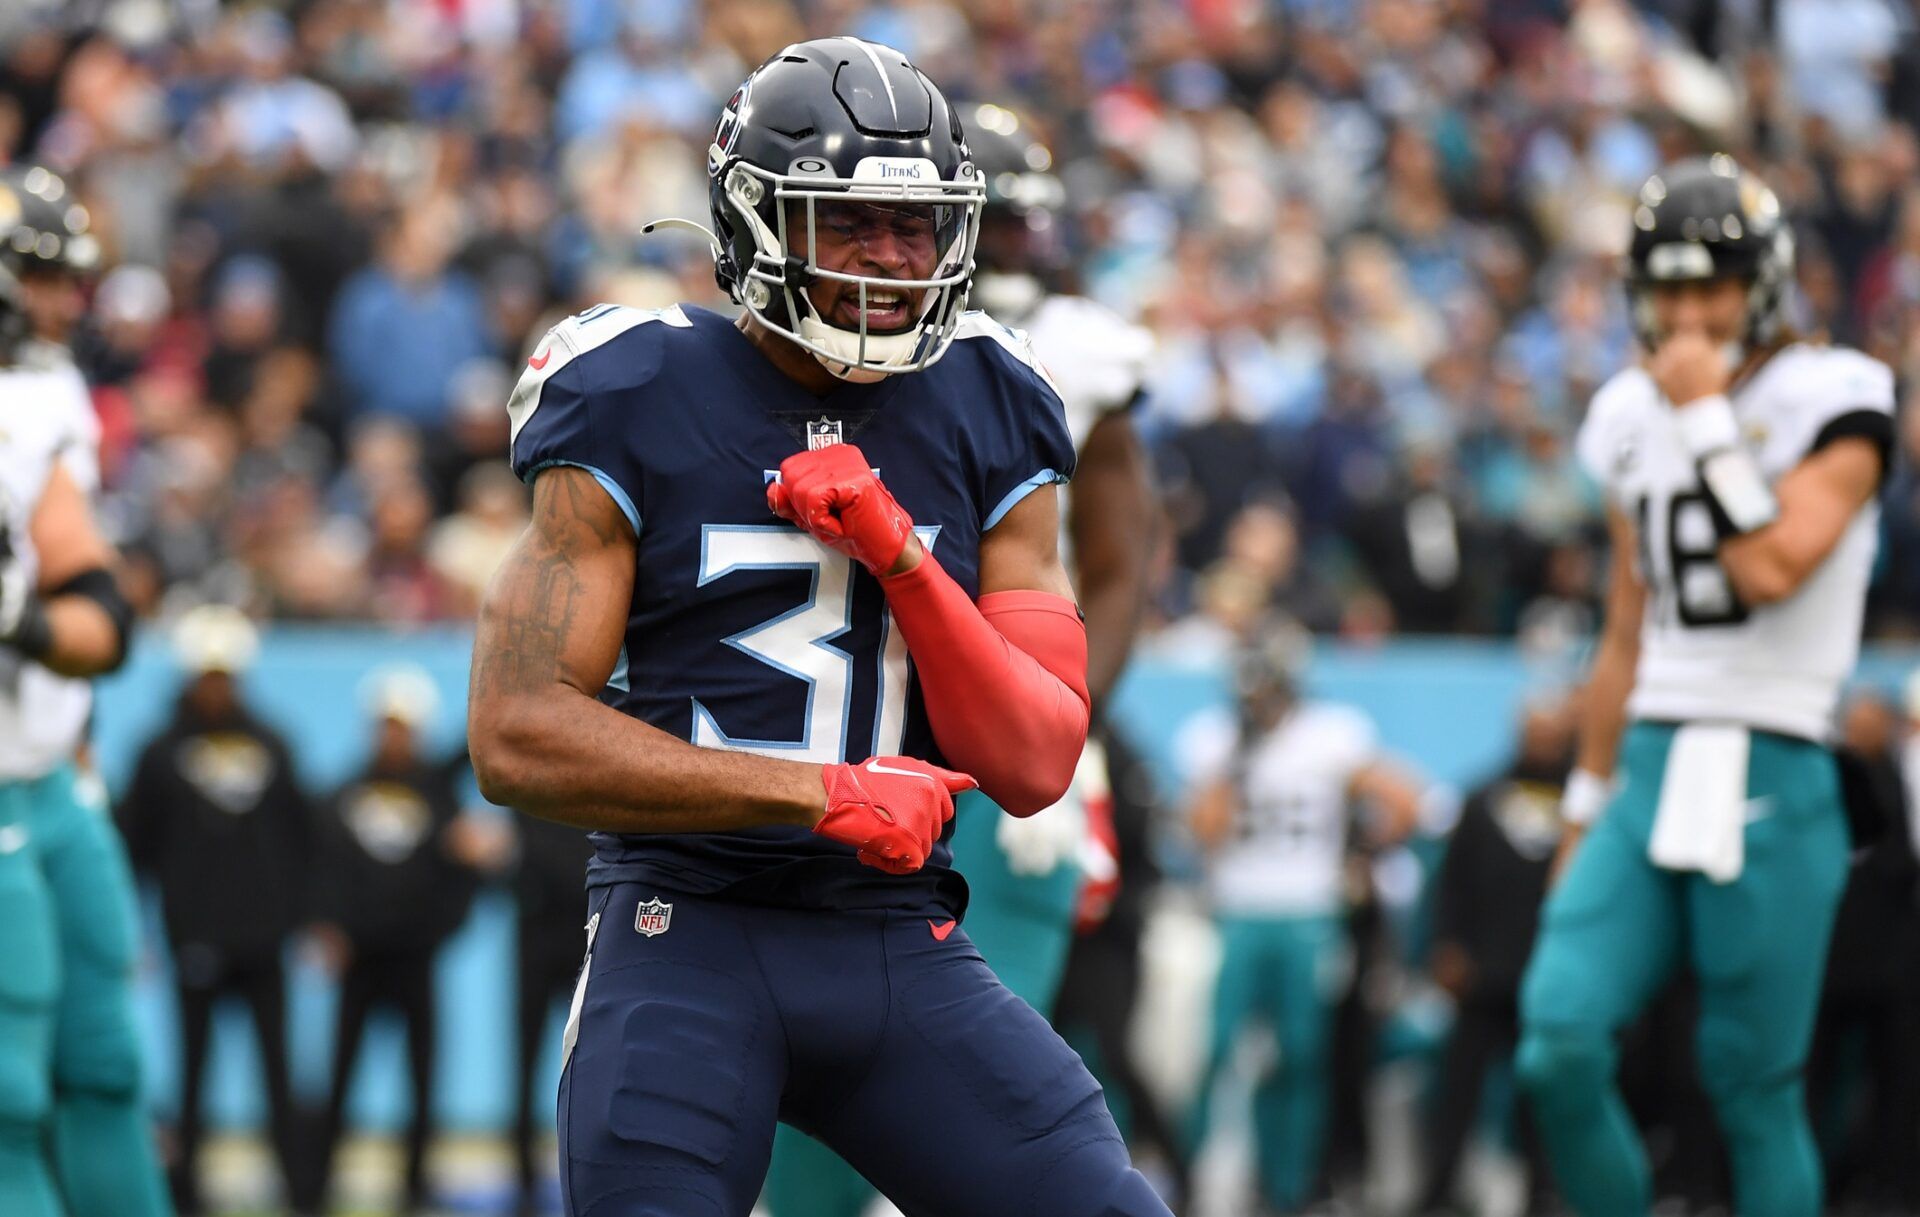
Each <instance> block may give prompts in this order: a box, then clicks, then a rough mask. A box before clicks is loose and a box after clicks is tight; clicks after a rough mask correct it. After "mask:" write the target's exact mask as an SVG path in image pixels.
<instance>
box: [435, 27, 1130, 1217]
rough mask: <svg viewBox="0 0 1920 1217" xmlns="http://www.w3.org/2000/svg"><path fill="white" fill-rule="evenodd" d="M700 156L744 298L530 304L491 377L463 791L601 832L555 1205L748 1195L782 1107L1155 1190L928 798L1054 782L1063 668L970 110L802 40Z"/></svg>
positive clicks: (1052, 517)
mask: <svg viewBox="0 0 1920 1217" xmlns="http://www.w3.org/2000/svg"><path fill="white" fill-rule="evenodd" d="M708 170H709V185H710V194H709V197H710V208H711V218H712V221H713V225H714V232H713V234H712V239H713V240H714V242H715V257H716V267H717V272H718V276H719V280H720V282H721V284H722V286H723V287H725V288H726V289H727V290H728V292H729V293H730V294H731V295H732V297H733V298H734V300H735V301H736V302H738V303H739V304H741V305H742V306H743V308H744V310H745V311H744V312H743V313H742V314H741V316H740V318H739V319H738V321H737V322H732V321H728V320H727V319H725V318H723V317H720V316H718V315H716V314H713V313H709V312H706V311H704V310H700V309H695V308H690V307H689V308H681V307H675V308H669V309H662V310H655V311H638V310H632V309H624V308H618V307H613V306H602V307H600V308H596V309H591V310H589V311H587V312H585V313H583V314H580V315H579V316H577V317H575V318H572V319H570V320H568V321H566V322H563V323H562V324H561V325H559V326H558V327H556V328H555V329H554V330H553V331H552V332H551V333H550V334H549V335H548V336H547V338H546V339H545V340H543V342H542V343H541V344H540V345H539V347H538V348H537V349H536V351H535V353H534V355H533V357H532V359H531V360H529V362H528V368H527V371H526V372H525V373H524V375H523V376H522V378H521V381H520V384H519V386H518V387H517V388H516V390H515V392H514V397H513V402H512V414H513V422H514V437H513V463H514V467H515V469H516V470H517V471H518V472H519V473H520V474H521V476H522V477H523V478H525V479H527V480H529V481H531V482H533V483H534V522H533V524H532V526H531V527H530V529H529V530H528V532H527V534H526V535H525V536H524V537H523V538H522V540H521V541H520V542H519V543H518V545H517V546H516V548H515V550H514V552H513V554H512V556H510V557H509V558H508V560H507V562H506V564H505V566H504V567H503V568H502V570H501V573H500V575H499V576H498V577H497V578H496V580H495V583H494V585H493V587H492V588H491V589H490V591H489V594H488V597H487V602H486V605H485V606H484V607H483V609H482V612H481V619H480V629H479V634H478V636H477V639H476V641H475V648H474V649H475V654H474V666H473V685H472V697H471V701H470V737H471V741H472V748H473V758H474V764H475V768H476V772H477V773H478V775H479V777H480V780H481V784H482V788H483V789H484V790H485V791H486V792H487V794H488V797H490V798H492V799H494V800H495V801H498V802H503V803H507V804H510V805H513V806H516V807H521V808H525V809H528V810H530V811H532V812H535V813H537V814H540V815H544V816H548V817H550V818H555V819H560V820H563V821H567V822H571V823H575V824H578V825H580V826H582V827H587V828H593V829H596V830H598V832H597V835H596V838H595V840H596V846H597V852H596V857H595V859H594V862H593V864H592V868H591V871H590V878H589V884H590V889H591V892H592V896H591V908H592V910H593V914H592V921H591V922H590V926H591V927H592V928H591V929H590V930H589V940H590V943H591V946H590V949H589V957H588V963H587V965H586V968H585V970H584V972H583V974H582V977H581V983H580V987H579V988H578V989H577V990H576V997H575V1006H574V1009H575V1015H576V1016H575V1017H574V1018H573V1019H572V1020H570V1023H569V1032H568V1036H567V1042H568V1044H569V1048H570V1052H569V1060H568V1064H567V1067H566V1071H565V1074H564V1075H563V1079H562V1082H561V1097H560V1112H559V1124H560V1141H561V1147H562V1160H563V1168H562V1169H563V1173H562V1180H561V1190H562V1195H563V1198H564V1203H565V1204H566V1206H567V1208H568V1210H569V1211H570V1212H574V1213H577V1214H582V1215H585V1214H589V1213H608V1214H610V1213H614V1212H626V1213H637V1212H642V1211H649V1210H651V1211H661V1212H688V1211H696V1210H705V1211H710V1212H713V1213H715V1214H724V1215H726V1217H744V1215H745V1214H746V1213H747V1212H748V1211H749V1210H750V1209H751V1208H752V1206H753V1203H754V1200H755V1197H756V1196H757V1195H758V1194H759V1191H760V1187H761V1183H762V1180H763V1178H764V1176H765V1173H766V1168H767V1162H768V1158H769V1155H770V1152H771V1147H772V1141H773V1134H774V1127H775V1123H776V1121H777V1120H782V1119H784V1120H786V1121H788V1122H790V1123H792V1124H794V1125H795V1126H796V1127H799V1128H801V1129H803V1130H804V1131H806V1132H808V1133H809V1134H810V1135H813V1136H815V1137H817V1138H818V1139H819V1140H821V1141H823V1142H824V1143H826V1144H827V1145H829V1146H830V1147H831V1148H833V1149H834V1150H835V1151H836V1152H837V1153H839V1154H840V1155H841V1156H842V1157H844V1158H846V1159H847V1160H848V1161H849V1162H851V1163H852V1164H853V1165H854V1166H855V1167H856V1168H857V1169H859V1171H860V1172H861V1173H862V1174H863V1175H865V1176H866V1177H867V1178H868V1179H869V1180H871V1181H872V1182H873V1183H874V1184H875V1185H876V1186H878V1187H879V1188H880V1189H881V1190H882V1191H883V1192H885V1193H886V1194H887V1195H888V1196H890V1197H891V1198H893V1199H894V1200H896V1201H897V1202H898V1203H899V1204H900V1205H901V1206H902V1207H903V1208H906V1209H908V1210H909V1211H912V1212H915V1213H920V1214H927V1215H929V1217H942V1215H951V1217H962V1215H972V1214H980V1213H1013V1212H1021V1211H1032V1212H1044V1213H1047V1214H1049V1215H1050V1217H1122V1215H1131V1214H1155V1215H1158V1214H1164V1213H1165V1212H1166V1208H1165V1206H1164V1205H1163V1204H1162V1203H1161V1202H1160V1201H1159V1199H1158V1198H1157V1197H1156V1196H1155V1195H1154V1194H1153V1191H1152V1189H1151V1188H1150V1187H1149V1186H1148V1185H1147V1183H1146V1181H1145V1180H1144V1179H1142V1178H1141V1177H1140V1175H1139V1174H1138V1173H1137V1172H1135V1171H1134V1170H1132V1168H1131V1166H1130V1165H1129V1163H1128V1161H1127V1154H1126V1148H1125V1146H1124V1145H1123V1144H1122V1143H1121V1141H1120V1137H1119V1133H1118V1131H1117V1130H1116V1129H1115V1127H1114V1124H1113V1121H1112V1118H1111V1116H1109V1115H1108V1114H1107V1111H1106V1106H1105V1104H1104V1102H1103V1101H1102V1098H1101V1095H1100V1089H1099V1087H1098V1085H1097V1084H1095V1082H1094V1081H1093V1079H1092V1077H1091V1075H1089V1074H1088V1073H1087V1071H1086V1068H1085V1067H1084V1066H1083V1065H1082V1064H1081V1063H1080V1061H1079V1060H1078V1058H1077V1057H1075V1056H1074V1054H1073V1053H1072V1051H1071V1050H1070V1049H1068V1048H1067V1046H1066V1045H1065V1044H1064V1043H1063V1042H1062V1041H1061V1040H1060V1038H1059V1037H1058V1036H1057V1035H1055V1034H1054V1032H1053V1030H1052V1028H1050V1027H1049V1026H1048V1025H1047V1024H1046V1021H1045V1020H1044V1019H1043V1018H1041V1016H1040V1015H1038V1014H1036V1013H1035V1012H1034V1011H1033V1009H1032V1008H1031V1007H1029V1006H1027V1005H1026V1004H1025V1003H1024V1002H1022V1001H1020V999H1019V998H1017V997H1015V996H1014V995H1013V994H1012V993H1011V992H1009V991H1008V990H1007V989H1006V988H1005V987H1004V986H1002V985H1001V984H1000V983H999V981H998V980H996V979H995V978H994V976H993V974H992V972H991V971H989V970H988V968H987V967H986V965H985V964H984V963H983V962H982V961H981V959H980V955H979V953H978V952H977V951H976V950H975V949H974V948H973V945H972V943H971V941H970V940H969V939H968V937H967V936H966V934H965V932H964V931H963V930H961V929H960V928H959V927H958V924H957V922H958V919H959V918H960V917H961V916H962V915H963V914H964V912H965V909H966V894H965V893H966V888H965V884H964V882H963V881H962V880H961V879H960V877H959V875H958V874H957V873H956V872H955V871H953V869H952V868H951V866H950V861H951V855H950V853H949V850H948V848H947V846H946V845H945V844H944V838H945V837H946V836H947V833H948V829H947V822H948V821H949V820H950V818H951V816H952V795H953V794H956V793H959V792H960V791H963V790H967V789H970V788H972V787H973V786H974V784H975V781H976V780H977V781H978V783H979V785H980V786H981V787H982V788H983V789H985V790H986V791H987V792H988V794H990V795H991V796H992V797H993V798H994V799H995V801H996V802H998V803H999V804H1001V805H1002V806H1003V807H1005V808H1007V809H1008V810H1009V811H1011V812H1013V813H1015V814H1020V815H1031V814H1032V813H1034V812H1036V811H1039V810H1041V809H1042V808H1044V807H1047V806H1050V805H1051V804H1053V803H1055V802H1057V801H1058V800H1059V798H1060V797H1061V796H1062V795H1063V794H1064V793H1065V792H1066V789H1067V787H1068V785H1069V783H1070V781H1071V779H1072V776H1073V770H1074V766H1075V764H1076V762H1077V761H1078V758H1079V756H1080V752H1081V749H1082V748H1083V746H1084V745H1085V741H1086V732H1087V721H1088V703H1089V698H1088V695H1087V689H1086V671H1087V664H1086V634H1085V630H1084V628H1083V627H1082V626H1081V624H1080V620H1079V616H1078V613H1077V611H1076V609H1075V606H1074V604H1073V601H1072V599H1071V598H1070V593H1071V585H1070V583H1069V581H1068V578H1067V574H1066V571H1065V569H1064V568H1063V567H1062V565H1061V562H1060V558H1059V553H1058V548H1059V536H1058V534H1059V528H1060V524H1059V507H1058V502H1057V499H1056V491H1055V489H1054V486H1055V484H1056V483H1058V482H1061V481H1064V480H1065V479H1066V476H1067V475H1068V473H1069V472H1070V471H1071V469H1072V468H1073V459H1074V453H1073V445H1072V440H1071V437H1070V436H1069V434H1068V432H1067V428H1066V424H1065V420H1064V417H1063V415H1062V411H1061V406H1060V402H1059V399H1058V397H1057V395H1056V394H1055V392H1054V391H1053V389H1052V388H1051V387H1050V386H1049V385H1048V383H1047V382H1046V380H1045V378H1044V376H1043V375H1042V373H1041V372H1040V371H1038V370H1037V369H1036V367H1035V366H1034V360H1033V356H1032V353H1031V351H1030V350H1029V349H1028V348H1027V346H1026V343H1025V342H1024V340H1022V339H1021V338H1019V337H1018V336H1017V335H1015V334H1014V333H1013V332H1011V331H1009V330H1007V329H1006V328H1005V327H1003V326H1000V325H999V324H997V323H995V322H993V321H992V320H990V319H988V318H986V317H984V316H982V315H980V314H977V313H966V312H963V306H964V302H965V298H966V292H967V286H968V280H969V277H970V275H971V273H972V261H973V248H974V244H975V239H976V236H977V231H978V229H977V225H978V220H979V211H980V208H981V206H982V205H983V203H984V193H985V192H984V188H983V187H982V186H981V184H980V182H979V179H978V177H977V175H975V174H974V173H973V172H972V167H971V164H970V161H969V156H968V152H967V148H966V144H965V139H964V135H963V133H962V130H961V126H960V120H959V117H958V115H957V114H955V113H954V112H953V111H952V109H951V108H950V107H949V105H948V103H947V101H946V99H945V98H944V97H943V96H942V95H941V94H940V92H939V91H938V90H937V89H936V88H935V87H934V86H933V84H932V83H931V82H930V81H928V80H927V78H926V77H925V76H924V75H922V74H921V73H920V72H919V71H918V70H917V69H915V68H914V67H913V66H912V65H911V64H909V63H908V62H907V61H906V60H905V58H904V57H902V56H901V55H900V54H899V53H898V52H896V51H893V50H891V49H889V48H887V47H884V46H880V45H877V44H874V43H870V42H865V41H861V40H858V39H852V38H828V39H819V40H816V41H812V42H805V43H797V44H794V45H793V46H790V47H788V48H787V49H786V50H784V51H782V52H781V53H780V54H778V55H776V56H774V57H773V58H772V59H769V60H768V61H767V62H765V63H764V64H762V65H761V66H760V67H759V68H758V69H757V70H756V71H755V72H754V73H753V75H751V76H750V77H749V78H748V79H747V81H746V82H745V83H744V84H743V85H742V86H741V87H740V89H739V90H738V91H737V92H736V93H735V94H734V96H733V98H732V99H731V100H730V101H729V102H728V104H727V106H726V109H725V111H724V112H723V115H722V117H721V121H720V124H719V127H718V130H717V131H716V133H715V138H714V143H713V146H712V149H711V152H710V154H709V158H708ZM856 445H857V446H856ZM796 450H797V451H796ZM883 476H884V478H885V481H884V482H883V481H882V477H883ZM936 555H937V556H936ZM909 656H911V659H912V663H913V667H912V669H911V674H912V677H913V679H912V680H909V668H908V664H907V660H908V658H909ZM934 757H938V758H940V759H941V760H943V761H945V762H949V763H951V764H953V765H954V766H956V767H958V768H959V769H963V770H965V771H966V773H965V774H963V773H960V772H955V771H953V770H949V769H945V768H942V767H940V766H938V765H935V764H932V763H930V759H929V758H934ZM862 758H865V759H862ZM967 774H970V775H972V776H967Z"/></svg>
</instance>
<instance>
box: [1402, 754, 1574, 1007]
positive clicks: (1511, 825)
mask: <svg viewBox="0 0 1920 1217" xmlns="http://www.w3.org/2000/svg"><path fill="white" fill-rule="evenodd" d="M1562 778H1563V775H1562V774H1560V773H1558V772H1555V773H1552V774H1539V775H1533V776H1532V777H1531V778H1530V777H1529V775H1526V774H1524V773H1521V772H1519V771H1515V772H1513V773H1510V774H1508V775H1507V776H1505V777H1502V778H1500V779H1498V780H1496V781H1493V782H1490V783H1488V784H1487V785H1485V786H1482V787H1480V788H1479V789H1478V790H1475V791H1474V792H1473V793H1472V794H1471V795H1469V796H1468V797H1467V801H1466V804H1465V805H1464V806H1463V807H1462V808H1461V811H1460V823H1459V825H1458V826H1457V827H1456V828H1455V829H1454V830H1453V836H1452V837H1451V838H1450V839H1449V841H1448V843H1447V855H1446V860H1445V861H1444V862H1443V863H1442V865H1441V868H1440V877H1439V880H1438V882H1437V885H1436V890H1435V897H1434V900H1435V907H1434V926H1433V936H1434V942H1435V943H1436V944H1452V945H1456V946H1458V947H1460V948H1461V949H1462V950H1463V951H1464V952H1465V955H1466V957H1467V958H1468V959H1469V960H1471V961H1472V972H1471V975H1470V977H1469V979H1468V981H1467V992H1466V994H1465V995H1463V996H1465V997H1466V999H1467V1000H1477V1001H1492V1002H1499V1003H1503V1004H1504V1003H1508V1002H1512V1001H1516V1000H1517V999H1518V997H1519V993H1520V978H1521V976H1522V975H1524V974H1525V972H1526V968H1527V959H1528V957H1529V956H1530V955H1531V954H1532V953H1533V938H1534V933H1535V931H1536V930H1537V929H1538V928H1539V924H1540V905H1541V902H1542V901H1543V900H1544V899H1545V898H1546V891H1547V873H1548V870H1549V868H1550V866H1551V864H1552V861H1553V853H1554V850H1555V848H1556V847H1557V846H1558V845H1559V842H1560V831H1561V829H1560V819H1559V805H1560V790H1561V781H1562Z"/></svg>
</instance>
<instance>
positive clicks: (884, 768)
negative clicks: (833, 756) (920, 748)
mask: <svg viewBox="0 0 1920 1217" xmlns="http://www.w3.org/2000/svg"><path fill="white" fill-rule="evenodd" d="M864 768H865V769H866V771H867V772H868V773H891V774H892V775H894V776H895V777H901V778H919V779H920V780H921V781H923V782H931V781H932V780H933V775H932V774H928V773H921V772H919V771H918V770H914V769H895V768H894V767H893V766H892V765H882V764H881V763H880V762H879V761H868V762H867V763H866V765H865V766H864Z"/></svg>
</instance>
